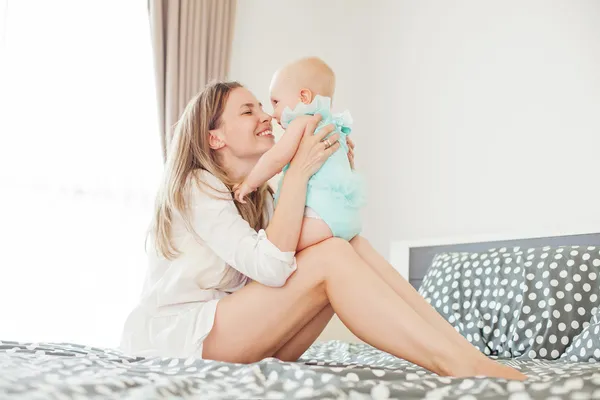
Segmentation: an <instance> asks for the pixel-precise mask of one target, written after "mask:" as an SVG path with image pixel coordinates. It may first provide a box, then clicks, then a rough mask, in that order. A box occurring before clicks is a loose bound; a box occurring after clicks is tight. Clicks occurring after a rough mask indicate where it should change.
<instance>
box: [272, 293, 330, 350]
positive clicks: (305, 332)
mask: <svg viewBox="0 0 600 400" xmlns="http://www.w3.org/2000/svg"><path fill="white" fill-rule="evenodd" d="M333 314H334V312H333V308H331V306H330V305H328V306H327V307H325V308H324V309H322V310H321V312H319V313H318V314H317V316H316V317H314V318H313V319H312V320H311V321H310V322H309V323H308V324H306V325H305V326H304V327H302V329H301V330H300V331H299V332H298V333H297V334H296V335H295V336H294V337H293V338H291V339H290V341H289V342H287V343H286V344H284V345H283V347H281V348H280V349H279V350H277V352H276V353H275V358H278V359H280V360H281V361H297V360H298V358H300V356H301V355H302V354H304V352H305V351H306V350H307V349H308V348H309V347H310V345H311V344H313V343H314V342H315V340H317V338H318V337H319V335H320V334H321V332H323V330H324V329H325V327H326V326H327V324H328V323H329V321H331V317H333Z"/></svg>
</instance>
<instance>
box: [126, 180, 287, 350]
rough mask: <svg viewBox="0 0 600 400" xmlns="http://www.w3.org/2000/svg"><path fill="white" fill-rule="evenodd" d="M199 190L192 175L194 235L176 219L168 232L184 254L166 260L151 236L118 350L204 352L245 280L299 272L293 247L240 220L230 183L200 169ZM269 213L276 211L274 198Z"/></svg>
mask: <svg viewBox="0 0 600 400" xmlns="http://www.w3.org/2000/svg"><path fill="white" fill-rule="evenodd" d="M197 176H198V178H199V180H200V181H201V185H200V187H199V186H198V185H197V184H195V183H194V180H190V182H188V184H189V185H190V191H189V192H188V193H189V194H190V198H189V199H188V201H189V205H190V216H191V224H192V228H193V230H194V231H195V234H194V233H193V232H190V231H189V230H188V229H187V228H186V226H185V224H184V222H183V219H182V218H181V216H180V215H178V214H175V215H174V216H173V218H174V220H173V224H172V231H171V237H172V239H173V243H174V245H175V248H176V249H177V250H179V251H180V255H179V256H178V257H177V258H175V259H174V260H167V259H165V258H164V257H162V256H160V255H159V254H157V251H156V248H155V246H154V237H153V236H152V235H151V236H150V237H149V238H148V242H147V244H148V249H147V250H148V251H147V253H148V271H147V274H146V280H145V283H144V288H143V291H142V296H141V300H140V303H139V305H138V306H137V307H136V308H135V309H134V310H133V311H132V312H131V314H130V315H129V317H128V318H127V321H126V323H125V328H124V331H123V336H122V340H121V348H122V349H123V350H124V351H125V352H127V353H130V354H138V355H143V356H171V357H187V356H190V355H194V356H196V357H201V356H202V341H203V340H204V339H205V338H206V336H207V335H208V333H209V332H210V330H211V328H212V325H213V322H214V315H215V312H216V306H217V301H218V300H219V299H221V298H223V297H225V296H227V295H228V294H230V293H232V292H235V291H236V290H238V289H240V288H242V287H243V286H244V285H246V283H248V281H249V280H248V279H252V280H254V281H256V282H259V283H261V284H263V285H266V286H275V287H278V286H283V285H284V284H285V282H286V280H287V278H288V277H289V276H290V275H291V274H292V272H294V271H295V270H296V261H295V257H294V252H282V251H280V250H279V249H278V248H277V247H276V246H275V245H274V244H273V243H271V242H270V241H269V239H268V238H267V236H266V234H265V231H264V230H262V229H261V230H260V231H259V232H256V231H255V230H254V229H253V228H252V227H250V225H249V224H248V223H247V222H246V221H245V220H244V219H242V217H241V216H240V214H239V212H238V211H237V208H236V207H235V204H234V203H233V200H232V197H231V194H230V192H229V190H228V189H227V187H226V186H225V185H224V184H223V183H222V182H221V181H220V180H219V179H217V178H216V177H215V176H213V175H212V174H210V173H208V172H207V171H198V172H197ZM269 200H270V201H268V202H267V205H266V209H265V213H266V214H267V215H268V217H269V218H270V217H271V216H272V214H273V201H272V199H269Z"/></svg>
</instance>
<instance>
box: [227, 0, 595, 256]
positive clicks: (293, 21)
mask: <svg viewBox="0 0 600 400" xmlns="http://www.w3.org/2000/svg"><path fill="white" fill-rule="evenodd" d="M598 21H600V2H598V1H594V0H589V1H567V0H564V1H546V0H528V1H516V0H511V1H502V2H500V1H496V2H490V1H486V2H481V1H477V0H462V1H453V2H442V1H432V0H426V1H419V2H416V1H401V0H387V1H386V0H377V1H372V2H366V1H362V0H345V1H344V0H328V1H320V0H308V1H303V2H298V1H293V0H280V1H278V2H273V1H269V0H240V1H239V4H238V12H237V23H236V32H235V41H234V47H233V61H232V67H231V74H230V76H231V77H232V78H234V79H239V80H241V81H242V82H244V83H245V84H247V85H248V86H249V87H250V89H251V90H253V91H254V93H256V95H257V96H258V97H259V98H260V99H261V100H262V101H263V102H264V103H265V104H268V85H269V81H270V77H271V74H272V73H273V72H274V71H275V70H276V69H277V68H278V67H280V66H281V65H282V64H284V63H286V62H289V61H290V60H293V59H295V58H298V57H302V56H306V55H317V56H320V57H323V58H324V59H325V60H326V61H327V62H328V63H330V64H331V66H332V67H333V68H334V69H335V71H336V73H337V77H338V87H337V94H336V99H335V104H334V106H335V108H337V109H339V110H341V109H344V108H348V109H350V110H351V112H352V114H353V115H354V117H355V121H356V124H355V131H354V132H355V140H356V142H357V147H358V148H357V164H358V166H359V168H360V169H361V171H362V172H363V173H365V174H366V175H367V177H368V180H369V181H370V182H371V184H372V186H371V191H372V192H371V201H370V204H369V206H368V207H367V209H366V220H367V221H366V227H365V235H366V236H368V237H369V238H370V239H371V240H372V241H373V242H374V243H375V245H376V246H377V248H378V249H379V250H381V251H382V252H383V253H384V254H386V255H387V254H388V247H389V243H390V241H391V240H394V239H418V238H423V237H437V236H449V235H474V234H479V233H500V232H509V233H512V232H515V231H516V232H518V231H519V230H520V229H524V230H527V231H531V230H545V229H574V230H577V228H578V227H580V226H582V227H584V226H585V227H586V228H587V227H590V226H591V227H597V229H598V230H599V231H600V207H599V205H600V201H599V197H600V190H599V186H600V185H598V183H597V181H598V179H597V175H598V172H600V168H599V167H600V158H599V157H598V153H599V152H600V73H599V72H598V71H600V23H598Z"/></svg>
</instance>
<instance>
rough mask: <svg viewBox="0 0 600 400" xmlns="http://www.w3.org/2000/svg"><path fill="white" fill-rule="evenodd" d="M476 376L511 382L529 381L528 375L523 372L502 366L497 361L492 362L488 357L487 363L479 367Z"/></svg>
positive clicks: (484, 362)
mask: <svg viewBox="0 0 600 400" xmlns="http://www.w3.org/2000/svg"><path fill="white" fill-rule="evenodd" d="M476 376H487V377H490V378H504V379H509V380H517V381H524V380H525V379H527V375H525V374H523V373H522V372H520V371H518V370H516V369H514V368H512V367H509V366H508V365H504V364H501V363H499V362H497V361H494V360H491V359H489V358H487V357H486V359H485V361H482V363H481V364H480V365H478V366H477V373H476Z"/></svg>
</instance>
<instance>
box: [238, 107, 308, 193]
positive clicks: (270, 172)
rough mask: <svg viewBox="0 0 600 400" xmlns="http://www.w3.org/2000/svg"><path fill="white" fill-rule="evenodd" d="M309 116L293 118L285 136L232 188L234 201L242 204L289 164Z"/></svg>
mask: <svg viewBox="0 0 600 400" xmlns="http://www.w3.org/2000/svg"><path fill="white" fill-rule="evenodd" d="M309 119H310V117H309V116H306V117H305V116H301V117H298V118H295V119H294V121H292V123H291V124H290V125H289V126H288V129H287V130H286V131H285V134H284V135H283V136H282V137H281V139H280V140H279V141H278V142H277V143H275V146H273V147H272V148H271V149H270V150H269V151H267V152H266V153H265V154H263V156H262V157H261V158H260V159H259V160H258V162H257V163H256V165H255V166H254V168H252V171H250V173H249V174H248V176H247V177H246V179H244V182H242V183H241V184H240V185H239V186H237V187H235V188H234V191H235V199H236V200H237V201H239V202H240V203H244V197H245V196H246V195H248V194H249V193H252V192H253V191H255V190H256V189H257V188H258V187H260V186H261V185H262V184H263V183H265V182H267V181H268V180H269V179H271V178H272V177H274V176H275V175H277V174H278V173H280V172H281V170H282V169H283V167H285V165H286V164H287V163H289V162H290V161H291V160H292V158H293V157H294V155H295V154H296V150H298V146H299V145H300V140H301V139H302V136H303V134H304V128H306V124H307V123H308V121H309Z"/></svg>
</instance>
